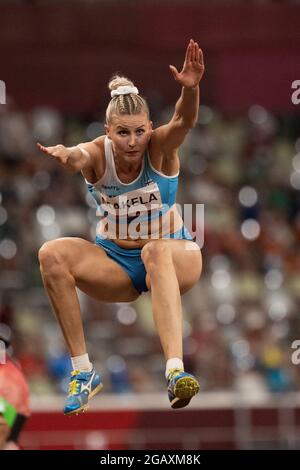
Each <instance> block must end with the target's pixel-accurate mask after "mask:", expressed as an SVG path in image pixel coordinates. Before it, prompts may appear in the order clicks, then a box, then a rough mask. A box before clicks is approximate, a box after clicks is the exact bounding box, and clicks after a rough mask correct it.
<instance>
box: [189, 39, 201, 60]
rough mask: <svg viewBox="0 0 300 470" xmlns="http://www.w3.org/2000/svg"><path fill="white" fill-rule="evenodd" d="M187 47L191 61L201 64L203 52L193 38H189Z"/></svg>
mask: <svg viewBox="0 0 300 470" xmlns="http://www.w3.org/2000/svg"><path fill="white" fill-rule="evenodd" d="M189 47H190V60H191V61H192V62H198V63H200V64H201V65H203V52H202V49H200V47H199V45H198V43H197V42H195V41H194V40H193V39H191V40H190V43H189Z"/></svg>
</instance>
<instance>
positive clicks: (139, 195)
mask: <svg viewBox="0 0 300 470" xmlns="http://www.w3.org/2000/svg"><path fill="white" fill-rule="evenodd" d="M104 150H105V160H106V165H105V172H104V175H103V176H102V178H101V179H100V180H98V181H97V182H96V183H94V184H92V183H89V182H88V181H87V180H85V181H86V183H87V185H88V190H89V192H90V193H91V195H92V196H93V197H94V199H95V201H96V204H97V212H96V214H97V215H98V216H100V217H101V219H100V222H99V223H98V225H97V235H98V236H100V237H103V238H111V239H115V238H123V239H137V238H163V237H165V236H167V235H169V234H170V233H173V232H176V231H178V230H180V229H181V228H182V226H183V221H182V218H181V216H180V214H179V212H178V210H177V207H176V193H177V187H178V174H179V172H178V173H177V174H176V175H174V176H166V175H164V174H163V173H160V172H159V171H157V170H155V169H154V168H153V166H152V164H151V160H150V157H149V152H148V149H146V151H145V153H144V155H143V160H142V168H141V171H140V174H139V175H138V176H137V178H136V179H135V180H134V181H132V182H131V183H122V181H120V179H119V178H118V175H117V172H116V167H115V161H114V155H113V149H112V142H111V140H110V139H109V138H108V137H107V136H106V137H105V140H104Z"/></svg>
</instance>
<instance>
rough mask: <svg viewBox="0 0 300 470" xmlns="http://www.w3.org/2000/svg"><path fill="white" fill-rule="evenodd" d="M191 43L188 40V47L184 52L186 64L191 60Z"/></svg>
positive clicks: (191, 41)
mask: <svg viewBox="0 0 300 470" xmlns="http://www.w3.org/2000/svg"><path fill="white" fill-rule="evenodd" d="M192 43H193V40H192V39H190V42H189V43H188V46H187V48H186V52H185V63H188V62H190V61H191V60H192V59H191V53H192Z"/></svg>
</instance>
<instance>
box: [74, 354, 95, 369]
mask: <svg viewBox="0 0 300 470" xmlns="http://www.w3.org/2000/svg"><path fill="white" fill-rule="evenodd" d="M71 362H72V367H73V370H85V371H87V372H90V371H91V370H92V368H93V366H92V364H91V363H90V360H89V355H88V354H82V355H81V356H74V357H71Z"/></svg>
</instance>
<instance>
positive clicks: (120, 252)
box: [95, 226, 193, 294]
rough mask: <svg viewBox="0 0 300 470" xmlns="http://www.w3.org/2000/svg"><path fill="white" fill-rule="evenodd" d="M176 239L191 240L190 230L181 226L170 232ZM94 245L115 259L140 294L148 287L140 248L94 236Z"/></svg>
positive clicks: (171, 236)
mask: <svg viewBox="0 0 300 470" xmlns="http://www.w3.org/2000/svg"><path fill="white" fill-rule="evenodd" d="M164 238H174V239H176V240H193V238H192V236H191V234H190V232H189V231H188V230H187V228H186V227H185V226H183V227H182V228H181V229H180V230H178V232H175V233H171V234H170V236H169V237H164ZM95 243H96V245H99V246H101V247H102V248H103V249H104V250H105V251H106V254H107V255H108V256H109V258H111V259H113V260H115V261H116V262H117V263H118V264H119V265H120V266H121V267H122V268H123V269H124V271H126V273H127V274H128V276H129V277H130V279H131V281H132V283H133V285H134V287H135V288H136V290H137V291H138V292H139V293H140V294H141V293H142V292H147V291H148V290H149V289H148V287H147V285H146V274H147V273H146V269H145V266H144V263H143V261H142V258H141V251H142V248H133V249H131V248H130V249H128V248H121V247H120V246H118V245H117V244H116V243H114V242H113V241H112V240H110V239H109V238H102V237H100V236H99V235H97V236H96V241H95Z"/></svg>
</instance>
